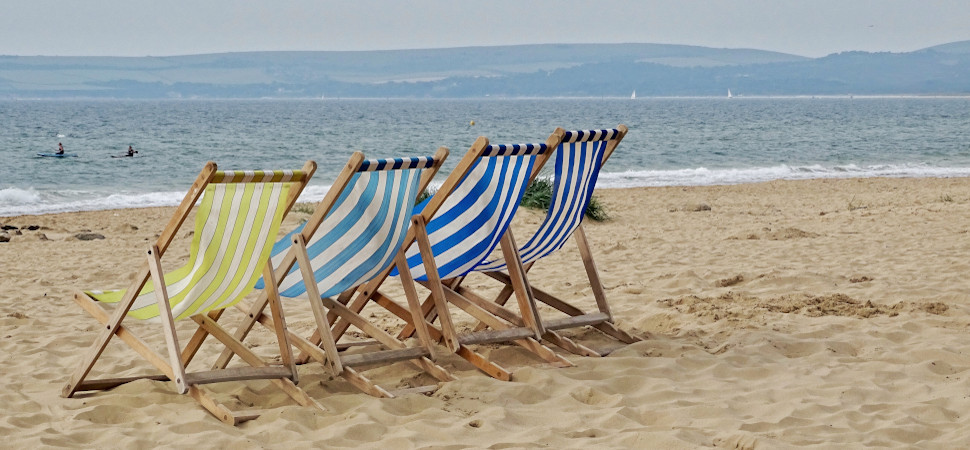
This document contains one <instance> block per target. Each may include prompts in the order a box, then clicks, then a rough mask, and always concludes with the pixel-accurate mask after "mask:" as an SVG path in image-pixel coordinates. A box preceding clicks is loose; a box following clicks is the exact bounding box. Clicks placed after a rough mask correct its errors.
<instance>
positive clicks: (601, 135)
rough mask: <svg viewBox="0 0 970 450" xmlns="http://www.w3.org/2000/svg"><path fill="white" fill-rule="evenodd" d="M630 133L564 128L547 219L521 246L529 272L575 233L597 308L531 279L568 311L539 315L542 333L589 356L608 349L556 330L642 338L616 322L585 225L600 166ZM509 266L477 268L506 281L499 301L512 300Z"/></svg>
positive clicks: (544, 297) (537, 293)
mask: <svg viewBox="0 0 970 450" xmlns="http://www.w3.org/2000/svg"><path fill="white" fill-rule="evenodd" d="M626 133H627V127H626V126H624V125H619V126H617V127H616V128H614V129H607V130H582V131H567V132H566V133H565V136H564V138H563V140H562V143H561V144H560V145H559V148H558V149H556V155H555V156H556V158H555V166H554V170H553V188H552V199H551V202H550V205H549V210H548V212H547V214H546V218H545V220H544V221H543V223H542V224H541V225H540V226H539V228H538V229H537V230H536V232H535V233H534V234H533V235H532V237H531V238H529V239H528V241H526V243H525V245H523V246H522V247H520V248H519V249H518V255H519V258H520V260H521V263H522V264H523V265H524V268H525V271H526V272H528V271H529V270H530V269H531V268H532V266H533V264H535V263H536V261H538V260H539V259H541V258H544V257H546V256H549V255H550V254H552V253H554V252H556V251H557V250H559V249H561V248H562V247H563V246H564V245H565V244H566V242H567V241H568V240H569V238H570V237H574V238H575V241H576V243H577V244H578V246H579V253H580V256H581V258H582V260H583V265H584V266H585V269H586V275H587V277H588V278H589V283H590V288H591V290H592V292H593V297H594V298H595V300H596V305H597V308H598V311H597V312H592V313H587V312H584V311H583V310H582V309H580V308H578V307H576V306H574V305H573V304H570V303H568V302H566V301H563V300H561V299H559V298H557V297H555V296H553V295H551V294H549V293H547V292H545V291H543V290H541V289H538V288H537V287H536V285H535V283H534V281H535V280H534V279H533V278H532V277H530V279H529V283H530V288H531V291H532V293H533V295H534V298H535V299H536V300H538V301H540V302H542V303H545V304H546V305H548V306H551V307H552V308H554V309H556V310H558V311H560V312H562V313H564V314H565V316H566V317H561V316H560V318H556V319H551V320H541V318H540V323H541V326H542V328H543V329H544V330H545V331H546V332H547V333H546V334H545V335H544V336H543V337H545V338H546V339H548V340H550V341H552V342H553V343H555V344H556V345H558V346H560V347H562V348H564V349H567V350H569V351H572V352H574V353H577V354H582V355H587V356H602V354H604V352H603V351H600V352H597V351H594V350H592V349H590V348H588V347H586V346H583V345H580V344H577V343H575V342H573V341H572V340H569V339H567V338H565V337H563V336H562V335H560V334H558V333H555V332H554V331H555V330H561V329H567V328H574V327H581V326H587V325H588V326H592V327H594V328H596V329H598V330H600V331H602V332H603V333H605V334H607V335H609V336H612V337H614V338H615V339H617V340H619V341H621V342H624V343H628V344H629V343H633V342H637V341H639V340H640V339H639V338H636V337H634V336H632V335H630V334H629V333H627V332H625V331H623V330H621V329H619V328H617V327H616V326H615V325H614V323H613V313H612V311H611V310H610V306H609V304H608V303H607V301H606V294H605V290H604V288H603V284H602V283H601V282H600V278H599V274H598V271H597V269H596V264H595V263H594V261H593V256H592V252H591V250H590V248H589V242H588V240H587V239H586V233H585V231H584V230H583V224H582V221H583V216H584V214H585V211H586V207H587V206H588V205H589V202H590V199H591V198H592V195H593V189H594V188H595V187H596V180H597V178H598V175H599V171H600V168H601V167H602V165H603V164H604V163H605V162H606V160H607V159H609V157H610V155H612V153H613V151H614V150H615V149H616V146H617V145H619V143H620V141H621V140H622V139H623V137H624V136H625V135H626ZM516 264H518V262H516ZM508 265H509V264H508V262H507V261H506V260H505V259H503V258H498V259H496V260H494V261H487V262H485V263H483V264H481V265H480V266H479V267H478V270H479V271H481V272H484V273H485V274H486V275H489V276H491V277H492V278H494V279H496V280H498V281H500V282H502V283H504V284H505V288H504V289H503V291H502V292H501V293H500V294H499V296H498V298H497V299H496V303H498V304H500V305H501V304H505V303H506V302H507V301H508V299H509V297H510V296H511V295H512V292H513V290H514V282H513V280H512V278H511V277H510V276H509V274H508V273H506V272H507V270H508ZM485 326H486V324H479V326H478V329H484V328H485Z"/></svg>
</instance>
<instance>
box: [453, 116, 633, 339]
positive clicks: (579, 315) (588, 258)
mask: <svg viewBox="0 0 970 450" xmlns="http://www.w3.org/2000/svg"><path fill="white" fill-rule="evenodd" d="M616 129H617V130H619V134H618V135H617V136H616V137H615V138H613V139H611V140H609V141H608V142H607V144H606V149H605V150H604V152H603V159H602V160H601V161H600V164H601V166H602V165H603V164H606V161H607V160H608V159H609V158H610V156H611V155H612V154H613V151H614V150H616V147H617V146H618V145H619V144H620V141H622V140H623V138H624V137H625V136H626V133H627V131H629V130H628V128H627V127H626V126H625V125H622V124H621V125H618V126H617V127H616ZM557 151H558V149H557ZM534 179H535V176H533V180H534ZM573 238H574V240H575V241H576V244H577V246H578V247H579V254H580V257H581V258H582V260H583V266H584V268H585V269H586V276H587V279H588V281H589V284H590V289H591V290H592V292H593V297H594V299H595V300H596V305H597V308H598V312H585V311H583V310H582V309H580V308H579V307H577V306H575V305H573V304H571V303H569V302H566V301H564V300H561V299H559V298H557V297H556V296H554V295H552V294H550V293H548V292H545V291H543V290H541V289H538V288H536V287H535V285H534V284H533V283H531V282H530V288H531V290H532V293H533V295H534V298H535V300H538V301H540V302H542V303H544V304H546V305H548V306H550V307H552V308H554V309H556V310H559V311H560V312H562V313H564V314H566V315H567V316H568V317H566V318H560V319H553V320H545V321H542V326H543V328H544V329H545V331H546V333H545V334H543V338H545V339H546V340H548V341H549V342H552V343H553V344H556V345H557V346H559V347H561V348H563V349H565V350H567V351H570V352H572V353H575V354H578V355H584V356H597V357H598V356H604V355H606V354H608V353H609V350H606V351H604V350H600V351H596V350H593V349H591V348H589V347H587V346H585V345H582V344H579V343H577V342H574V341H573V340H571V339H569V338H566V337H564V336H562V335H561V334H558V333H556V332H555V331H556V330H562V329H568V328H577V327H583V326H591V327H593V328H595V329H597V330H599V331H601V332H603V333H604V334H606V335H609V336H611V337H613V338H614V339H616V340H618V341H620V342H623V343H626V344H632V343H634V342H638V341H640V340H641V339H640V338H638V337H635V336H633V335H631V334H629V333H627V332H626V331H624V330H622V329H620V328H618V327H617V326H616V325H615V324H614V320H613V312H612V310H611V309H610V305H609V303H608V302H607V300H606V289H605V288H604V287H603V283H602V281H601V280H600V276H599V271H598V270H597V268H596V263H595V261H594V260H593V255H592V250H591V249H590V246H589V241H588V239H587V238H586V231H585V230H584V229H583V224H582V223H580V224H579V226H578V227H577V228H576V230H575V231H573ZM536 262H538V260H536V261H532V262H530V263H528V264H525V266H524V271H525V272H526V273H528V272H529V270H531V269H532V267H533V266H534V265H535V263H536ZM483 273H484V274H485V275H488V276H489V277H491V278H493V279H495V280H497V281H499V282H501V283H503V284H504V285H505V286H504V288H503V289H502V291H501V292H500V293H499V294H498V296H496V298H495V299H494V302H495V303H497V304H500V305H504V304H505V303H506V302H507V301H508V300H509V297H510V296H511V295H512V292H513V289H514V282H515V281H514V278H513V277H512V276H511V275H510V273H505V272H501V271H495V272H483ZM458 290H459V292H464V293H466V295H468V292H467V290H466V289H464V288H459V289H458ZM487 326H488V325H487V324H485V323H480V324H479V325H478V326H477V327H476V330H482V329H484V328H486V327H487Z"/></svg>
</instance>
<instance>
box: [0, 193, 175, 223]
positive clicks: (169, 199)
mask: <svg viewBox="0 0 970 450" xmlns="http://www.w3.org/2000/svg"><path fill="white" fill-rule="evenodd" d="M184 196H185V192H148V193H105V192H91V191H57V192H43V191H36V190H34V189H33V188H28V189H19V188H7V189H0V217H9V216H18V215H37V214H51V213H61V212H71V211H97V210H105V209H120V208H147V207H151V206H172V205H177V204H178V203H179V202H180V201H181V200H182V197H184Z"/></svg>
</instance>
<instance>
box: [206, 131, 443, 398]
mask: <svg viewBox="0 0 970 450" xmlns="http://www.w3.org/2000/svg"><path fill="white" fill-rule="evenodd" d="M447 155H448V150H447V149H446V148H444V147H442V148H440V149H439V150H438V152H437V153H436V154H435V155H434V156H426V157H418V158H397V159H383V160H366V159H364V155H363V153H360V152H355V153H354V154H353V156H351V158H350V161H349V162H348V164H347V166H346V167H345V168H344V170H343V171H342V172H341V173H340V174H339V175H338V176H337V180H336V181H335V182H334V184H333V186H332V187H331V188H330V190H329V192H328V193H327V195H326V196H325V197H324V199H323V200H321V201H320V203H319V204H318V205H317V207H316V209H315V211H314V213H313V214H312V215H311V217H310V218H309V220H308V221H307V222H306V223H305V224H303V225H302V226H300V227H299V228H297V229H296V230H294V231H293V232H291V233H289V235H287V236H286V237H285V238H283V239H281V240H280V241H278V242H277V243H276V245H275V246H274V248H273V251H272V254H273V256H272V258H271V260H272V262H273V264H274V265H276V266H277V267H278V268H279V269H278V270H279V271H280V272H281V273H279V274H278V288H279V291H280V296H281V297H283V298H285V299H292V298H305V299H307V300H306V301H308V302H309V304H310V308H311V310H312V312H313V317H314V320H315V321H316V324H317V327H316V331H315V332H314V333H313V335H312V336H311V337H309V338H306V337H302V336H299V335H296V334H295V333H290V341H291V342H292V343H293V345H295V346H296V347H297V348H298V349H299V350H300V351H301V352H302V353H301V358H299V359H298V360H302V362H306V361H307V360H308V359H313V360H315V361H317V362H320V363H322V364H323V365H324V366H325V367H327V368H328V369H329V370H330V372H331V373H333V374H334V375H339V376H341V377H343V378H345V379H346V380H347V381H349V382H350V383H351V384H353V385H354V386H356V387H357V388H359V389H361V390H362V391H364V392H366V393H368V394H371V395H374V396H378V397H388V398H390V397H395V396H396V395H399V394H401V393H405V392H408V393H410V392H421V393H426V392H429V391H433V390H434V389H436V388H437V385H434V386H418V387H415V388H409V389H403V390H398V391H391V390H388V389H386V388H384V387H382V386H380V385H378V384H377V383H375V382H373V381H372V380H370V379H369V378H367V377H366V376H365V374H364V373H363V372H362V370H358V368H359V367H361V366H373V365H380V364H391V363H394V362H398V361H407V362H410V363H411V364H413V365H414V366H415V367H417V368H418V369H419V370H422V371H424V372H426V373H428V374H429V375H431V376H433V377H434V378H436V379H437V380H439V381H451V380H454V379H455V378H454V377H453V376H452V375H451V374H450V373H448V371H447V370H445V369H444V368H442V367H441V366H439V365H437V364H435V363H434V362H433V361H432V359H433V358H434V356H435V354H434V341H433V340H432V338H431V336H430V334H429V331H428V329H427V327H426V326H423V325H425V322H424V321H423V320H421V318H422V314H421V309H420V298H419V297H418V293H417V290H416V289H415V285H414V282H413V280H411V278H410V277H408V276H407V275H408V273H405V276H404V277H402V279H401V283H402V285H403V287H404V291H405V295H406V297H407V301H408V305H409V308H407V309H408V310H409V314H406V322H407V323H409V324H417V325H418V328H417V331H418V336H419V339H418V340H417V343H416V344H414V345H413V346H408V345H406V343H405V342H403V341H401V340H399V339H398V338H396V337H395V336H393V335H391V334H389V333H388V332H387V331H385V330H384V329H383V328H382V327H381V326H378V325H376V324H374V323H372V321H371V320H368V319H367V318H365V317H364V316H363V315H362V314H361V311H360V310H356V311H352V310H350V309H348V308H347V306H346V303H347V302H348V301H349V299H350V296H351V295H352V294H353V293H354V292H355V291H356V290H357V288H358V286H360V285H361V284H364V283H367V282H369V281H370V280H373V279H374V278H375V277H378V276H380V275H382V274H384V273H386V272H387V271H389V270H390V268H392V267H395V266H401V267H406V265H405V264H406V260H405V256H404V249H405V248H407V247H405V246H404V242H405V238H406V236H407V234H408V231H409V229H410V224H411V216H412V211H413V208H414V204H415V200H416V198H417V197H418V195H419V194H420V193H421V192H422V191H423V190H424V189H425V187H427V185H428V183H429V182H430V180H431V178H432V177H433V176H434V174H435V173H436V172H437V170H438V168H439V167H440V166H441V163H442V162H443V161H444V159H445V157H447ZM286 304H287V305H289V304H293V303H292V302H286ZM264 307H265V303H263V302H262V301H261V299H258V300H257V301H256V302H255V303H254V304H253V305H251V306H250V307H248V308H246V307H243V309H244V310H246V311H247V312H248V314H247V320H246V321H245V323H243V325H242V326H241V327H240V328H239V329H238V330H237V336H245V334H246V333H248V331H249V330H250V329H251V328H252V326H253V325H254V324H255V322H257V321H260V322H264V324H267V322H268V320H269V318H268V317H267V316H266V315H265V314H264V313H263V309H264ZM338 318H339V319H341V320H344V321H346V322H347V323H349V324H351V325H353V326H354V327H356V328H357V329H358V330H359V331H360V332H362V333H363V334H365V335H366V336H368V337H370V338H371V339H373V341H370V343H372V344H376V345H377V346H379V347H380V349H379V350H374V351H365V350H364V349H365V347H364V346H360V345H355V346H354V347H357V348H355V350H361V351H359V352H346V351H341V350H344V349H346V347H344V348H343V349H341V348H338V342H337V341H338V340H339V337H335V336H334V335H333V334H332V331H331V327H332V325H333V322H334V320H337V319H338ZM358 343H359V342H358ZM231 357H232V353H231V351H225V352H223V354H222V355H221V357H220V359H219V361H218V363H217V365H220V366H225V364H227V363H228V362H229V358H231Z"/></svg>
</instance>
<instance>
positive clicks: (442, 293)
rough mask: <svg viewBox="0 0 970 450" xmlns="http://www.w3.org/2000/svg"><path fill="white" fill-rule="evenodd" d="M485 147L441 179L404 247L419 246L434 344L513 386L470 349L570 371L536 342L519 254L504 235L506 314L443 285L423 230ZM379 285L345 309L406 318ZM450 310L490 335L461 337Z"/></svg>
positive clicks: (455, 283)
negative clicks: (521, 351) (506, 350)
mask: <svg viewBox="0 0 970 450" xmlns="http://www.w3.org/2000/svg"><path fill="white" fill-rule="evenodd" d="M563 133H564V132H563V130H561V129H557V130H556V132H554V133H553V134H552V135H551V136H550V137H549V138H548V139H547V140H546V146H547V147H548V148H550V149H554V148H556V147H557V146H558V145H559V143H560V142H561V140H562V138H563ZM488 147H489V142H488V139H486V138H484V137H479V138H478V140H476V141H475V143H474V144H473V145H472V147H471V149H469V151H468V153H466V154H465V156H464V158H462V160H461V161H460V162H459V163H458V165H457V167H456V168H455V169H454V170H453V171H452V172H451V174H449V175H448V177H447V179H445V181H444V182H443V183H442V185H441V187H440V188H439V189H438V191H437V192H436V193H435V195H434V196H432V197H431V199H430V200H429V201H428V204H427V205H425V207H424V209H423V210H422V211H421V213H419V214H416V215H415V216H414V218H413V221H414V227H413V229H414V231H415V233H414V234H413V236H412V234H411V233H410V232H409V233H408V237H407V239H406V241H405V245H406V246H410V245H411V243H412V242H413V243H415V244H416V245H418V247H419V249H420V251H421V257H422V261H423V263H424V266H425V268H426V271H427V274H428V281H426V282H420V283H421V284H422V285H423V286H425V287H426V288H427V289H428V290H430V291H431V294H430V295H429V296H428V297H427V299H426V300H425V301H424V302H423V304H422V306H421V308H422V310H421V311H422V314H423V315H424V317H425V321H427V322H428V324H427V325H426V326H427V327H428V330H429V332H430V333H431V334H432V337H433V338H435V339H438V340H441V341H443V342H444V344H445V345H446V346H447V347H448V348H449V349H450V350H451V351H453V352H455V353H456V354H457V355H459V356H461V357H462V358H464V359H465V360H467V361H468V362H470V363H471V364H472V365H474V366H475V367H477V368H478V369H479V370H481V371H483V372H484V373H486V374H488V375H490V376H492V377H494V378H496V379H500V380H505V381H508V380H511V379H512V372H511V371H509V370H508V369H506V368H504V367H502V366H500V365H498V364H497V363H495V362H493V361H490V360H489V359H488V358H486V357H485V356H484V355H482V354H480V353H478V352H476V351H474V350H473V349H471V348H470V347H469V346H470V345H474V344H486V343H497V342H512V343H514V344H516V345H519V346H521V347H523V348H525V349H526V350H528V351H530V352H531V353H533V354H535V355H536V356H538V357H539V358H541V359H543V360H545V361H547V362H549V363H551V364H552V365H553V366H555V367H571V366H573V365H574V364H573V363H572V362H570V361H569V360H568V359H566V358H564V357H562V356H561V355H559V354H557V353H556V352H554V351H552V349H550V348H548V347H546V346H545V345H543V344H542V343H541V342H539V341H538V340H537V339H538V338H539V337H540V336H542V335H544V334H545V333H546V332H545V330H543V329H542V328H541V320H540V318H539V316H538V312H537V311H536V309H535V301H534V299H533V298H532V297H533V296H532V292H531V290H530V288H529V285H528V282H526V280H525V270H524V268H523V267H522V265H521V261H520V260H519V258H518V253H516V246H515V242H514V239H513V237H512V234H511V232H510V231H506V233H505V234H504V235H503V236H502V238H501V241H500V244H499V245H500V247H501V250H502V252H503V255H504V256H505V257H506V259H507V260H508V261H510V262H511V264H510V266H509V267H510V280H511V283H512V286H513V290H512V293H513V294H514V295H515V297H516V300H517V303H518V307H519V312H518V313H516V312H514V311H512V310H510V309H508V308H506V307H505V306H504V305H499V304H497V303H494V302H490V301H487V300H485V299H483V298H481V297H479V296H477V295H474V294H473V293H469V292H459V291H458V290H456V288H458V287H459V285H460V283H461V279H460V278H461V277H459V278H455V279H448V280H441V279H440V277H439V275H438V271H437V265H436V262H435V260H434V257H433V253H432V251H431V242H430V239H429V237H428V232H427V230H426V226H427V224H428V223H429V222H430V221H431V219H432V218H433V217H434V215H435V214H436V213H437V212H438V210H439V209H440V208H441V206H442V205H443V204H444V202H445V199H446V198H447V197H448V196H449V195H451V193H452V192H453V191H454V190H455V188H456V187H457V186H458V185H459V183H460V182H461V181H462V180H463V179H464V178H465V176H466V175H467V174H468V173H469V171H470V170H471V169H472V168H473V167H474V164H475V162H476V161H477V160H479V159H480V158H483V157H485V156H484V155H485V151H486V150H487V149H488ZM550 153H551V150H550V151H547V152H545V153H544V154H541V155H538V156H537V158H536V161H535V162H534V164H533V169H532V172H531V173H530V175H529V177H530V179H531V178H532V177H534V176H535V174H536V173H538V171H539V170H540V169H541V168H542V165H543V164H544V163H545V161H546V160H547V159H548V155H549V154H550ZM517 263H518V264H517ZM388 272H389V271H388ZM402 273H403V271H402ZM385 276H386V274H385ZM379 279H380V277H379V278H375V280H374V282H373V283H372V284H370V285H367V286H364V287H363V288H362V289H361V290H360V291H359V293H358V296H357V298H356V299H354V301H353V302H351V303H349V304H348V308H350V309H353V310H360V309H362V308H363V307H364V305H365V304H366V303H367V302H368V301H370V300H373V301H375V302H376V303H378V304H379V305H381V306H383V307H384V308H386V309H388V310H389V311H390V312H392V313H394V314H396V315H398V316H399V317H402V318H405V315H404V311H403V310H402V308H401V307H400V306H399V305H398V304H397V303H396V302H395V301H394V300H392V299H391V298H389V297H387V296H386V295H384V294H383V293H381V292H379V291H378V290H377V287H378V285H379V282H378V280H379ZM449 305H455V306H456V307H458V308H459V309H461V310H463V311H464V312H465V313H467V314H469V315H471V316H472V317H473V318H474V319H476V320H479V321H481V322H482V323H485V324H487V325H488V327H489V328H491V329H490V330H480V331H479V332H475V333H466V334H459V333H458V331H457V329H456V328H455V326H454V323H453V320H452V315H451V312H450V309H449ZM435 319H438V321H439V325H440V328H439V327H435V326H434V325H431V322H433V321H434V320H435ZM418 323H420V322H412V321H409V325H408V326H407V327H405V329H404V331H402V332H401V334H400V335H399V338H404V337H409V336H411V335H412V333H413V332H414V331H415V326H416V324H418ZM346 326H347V324H344V323H341V322H339V321H338V322H337V323H335V324H334V326H333V331H334V335H335V336H339V335H341V334H342V333H343V332H345V331H346Z"/></svg>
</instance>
